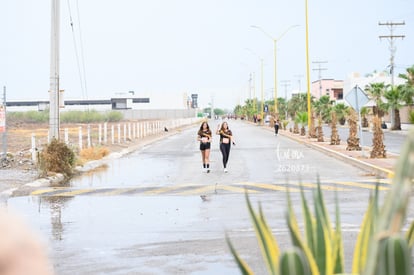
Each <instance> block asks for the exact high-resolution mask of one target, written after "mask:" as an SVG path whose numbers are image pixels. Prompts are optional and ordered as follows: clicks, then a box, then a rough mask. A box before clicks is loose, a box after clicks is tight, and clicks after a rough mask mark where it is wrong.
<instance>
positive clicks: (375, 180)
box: [366, 179, 392, 185]
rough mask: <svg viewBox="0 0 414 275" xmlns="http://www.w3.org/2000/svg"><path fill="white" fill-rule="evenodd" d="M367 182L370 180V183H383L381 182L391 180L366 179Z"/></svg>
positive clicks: (385, 182)
mask: <svg viewBox="0 0 414 275" xmlns="http://www.w3.org/2000/svg"><path fill="white" fill-rule="evenodd" d="M366 181H367V182H372V183H377V182H378V183H383V184H389V185H391V184H392V181H391V180H390V179H367V180H366Z"/></svg>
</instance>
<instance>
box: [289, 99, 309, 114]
mask: <svg viewBox="0 0 414 275" xmlns="http://www.w3.org/2000/svg"><path fill="white" fill-rule="evenodd" d="M306 110H307V95H306V93H301V94H298V95H297V96H294V97H292V99H291V100H289V103H288V113H289V115H290V116H291V117H295V114H296V113H298V112H306Z"/></svg>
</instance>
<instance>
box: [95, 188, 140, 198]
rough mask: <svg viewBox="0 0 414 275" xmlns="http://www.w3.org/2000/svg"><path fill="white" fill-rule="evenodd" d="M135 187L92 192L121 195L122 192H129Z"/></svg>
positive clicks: (101, 194)
mask: <svg viewBox="0 0 414 275" xmlns="http://www.w3.org/2000/svg"><path fill="white" fill-rule="evenodd" d="M135 189H136V188H118V189H117V188H112V189H111V190H109V191H106V192H99V193H97V194H94V195H96V196H117V195H121V194H122V193H126V192H129V191H131V190H135Z"/></svg>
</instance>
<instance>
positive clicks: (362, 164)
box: [267, 127, 408, 178]
mask: <svg viewBox="0 0 414 275" xmlns="http://www.w3.org/2000/svg"><path fill="white" fill-rule="evenodd" d="M267 128H268V129H269V130H270V131H272V132H273V131H274V130H273V128H270V127H267ZM401 134H406V135H408V131H404V133H401ZM279 135H282V136H285V137H288V138H290V139H293V140H295V141H297V142H299V143H302V144H305V145H306V146H309V147H311V148H313V149H315V150H318V151H321V152H323V153H325V154H327V155H329V156H332V157H335V158H337V159H339V160H341V161H345V162H347V163H349V164H351V165H354V166H357V167H359V168H361V169H363V170H366V171H367V172H369V173H371V174H372V175H375V176H377V177H381V178H392V177H394V167H395V165H396V162H397V160H398V157H399V155H396V154H392V153H389V152H387V157H386V158H370V153H371V148H370V147H363V150H362V151H347V150H346V147H347V142H346V140H341V143H340V145H330V137H329V136H325V137H324V139H325V141H324V142H318V141H317V140H316V139H315V138H308V136H307V135H306V136H301V135H299V134H293V133H291V132H290V131H288V130H286V131H285V130H279Z"/></svg>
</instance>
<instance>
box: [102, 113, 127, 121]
mask: <svg viewBox="0 0 414 275" xmlns="http://www.w3.org/2000/svg"><path fill="white" fill-rule="evenodd" d="M123 118H124V117H123V115H122V113H120V112H118V111H110V112H108V113H106V118H105V121H108V122H118V121H121V120H122V119H123Z"/></svg>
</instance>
